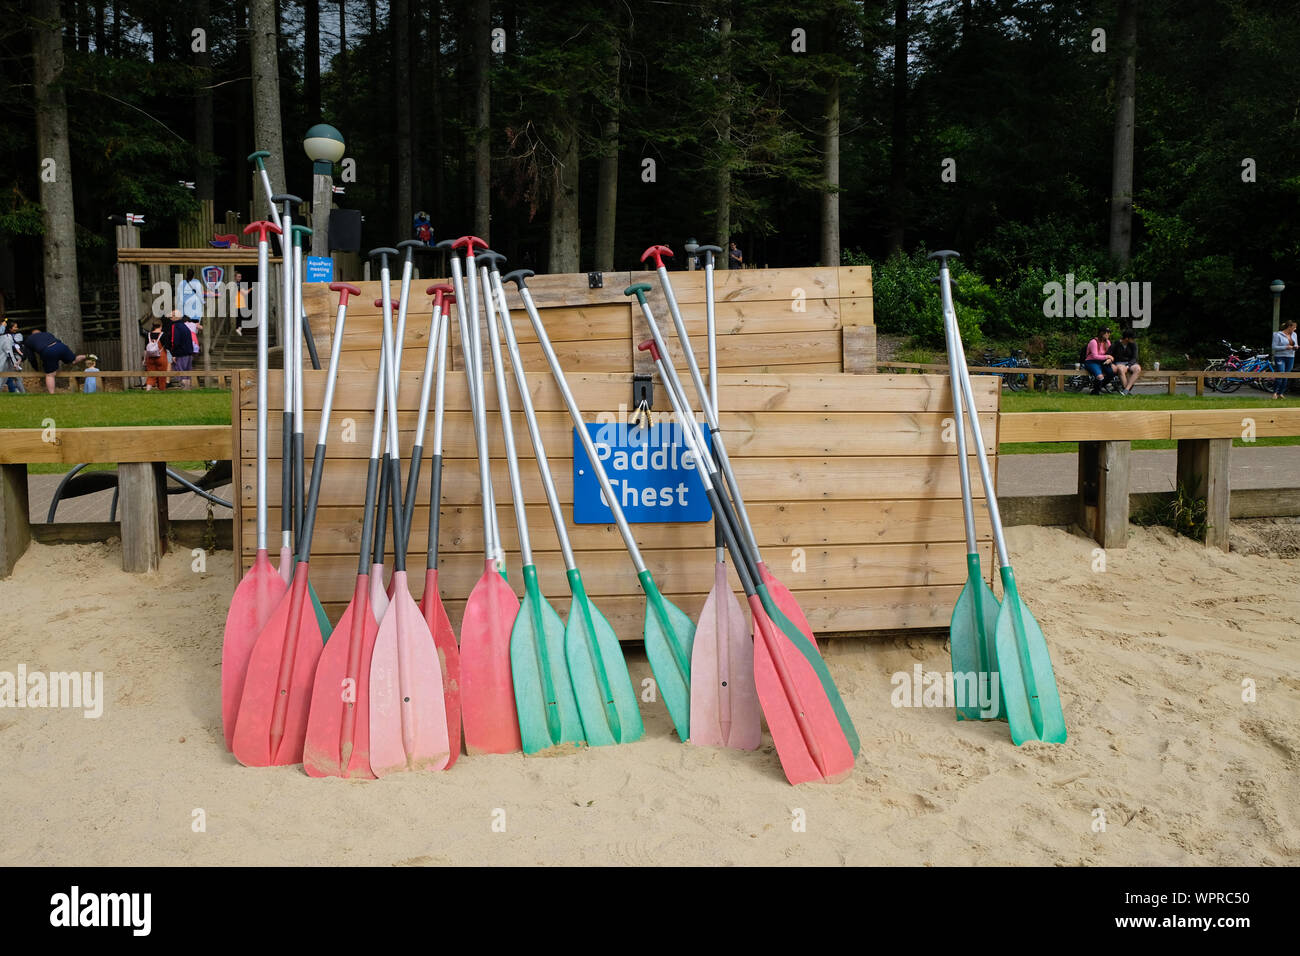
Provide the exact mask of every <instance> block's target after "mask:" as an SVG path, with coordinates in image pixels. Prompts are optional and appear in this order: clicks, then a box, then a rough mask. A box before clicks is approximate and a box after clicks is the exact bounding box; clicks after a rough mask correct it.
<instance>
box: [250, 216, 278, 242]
mask: <svg viewBox="0 0 1300 956" xmlns="http://www.w3.org/2000/svg"><path fill="white" fill-rule="evenodd" d="M254 232H255V233H257V241H258V242H266V234H267V233H268V232H273V233H275V234H276V235H277V236H279V235H283V233H281V232H280V227H279V226H277V225H276V224H275V223H273V222H267V221H266V220H265V219H258V220H257V221H255V222H250V223H249V224H248V225H247V226H245V227H244V235H246V236H247V235H249V234H250V233H254Z"/></svg>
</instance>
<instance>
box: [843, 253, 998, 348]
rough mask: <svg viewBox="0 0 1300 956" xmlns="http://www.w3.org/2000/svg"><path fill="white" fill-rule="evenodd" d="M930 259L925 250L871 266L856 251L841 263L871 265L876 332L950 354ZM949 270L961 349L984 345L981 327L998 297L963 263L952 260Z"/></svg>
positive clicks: (937, 270) (934, 267) (934, 269)
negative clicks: (902, 336)
mask: <svg viewBox="0 0 1300 956" xmlns="http://www.w3.org/2000/svg"><path fill="white" fill-rule="evenodd" d="M927 255H928V252H927V251H926V249H925V247H924V246H923V247H921V248H920V249H917V250H916V251H915V252H913V253H912V254H911V255H910V256H903V255H897V256H892V257H890V258H889V259H887V260H886V261H885V262H882V263H872V262H870V260H868V259H867V258H866V257H865V256H863V255H862V254H861V253H854V252H846V253H845V254H844V257H843V261H844V263H845V264H846V265H861V264H868V265H871V267H872V288H873V294H874V308H875V316H876V327H877V328H878V329H879V330H880V331H882V332H889V333H893V334H896V335H909V336H911V337H912V338H913V339H914V340H915V341H916V344H917V345H919V346H923V347H929V348H936V349H946V346H947V343H946V342H945V340H944V334H943V308H942V305H941V303H940V296H939V287H938V285H937V284H936V283H935V282H934V281H933V280H934V279H935V278H936V277H937V276H938V275H939V267H938V265H937V263H935V262H934V261H932V260H930V259H927V258H926V256H927ZM950 268H951V270H952V281H953V304H954V307H955V308H956V310H957V327H958V329H959V331H960V333H961V337H962V342H963V344H965V345H966V346H967V347H968V348H969V347H970V346H972V345H975V344H976V343H978V342H980V341H981V340H982V338H983V333H982V332H981V331H980V326H981V325H982V324H983V323H984V322H987V321H989V320H990V318H991V316H992V314H994V313H995V312H996V310H997V308H998V302H997V296H996V295H995V294H994V292H993V290H992V289H990V288H989V286H988V284H987V283H985V282H984V280H983V279H981V278H980V277H979V276H978V275H976V274H975V273H974V272H972V271H970V270H969V269H967V268H966V267H965V266H964V265H962V263H961V261H960V260H952V261H951V265H950Z"/></svg>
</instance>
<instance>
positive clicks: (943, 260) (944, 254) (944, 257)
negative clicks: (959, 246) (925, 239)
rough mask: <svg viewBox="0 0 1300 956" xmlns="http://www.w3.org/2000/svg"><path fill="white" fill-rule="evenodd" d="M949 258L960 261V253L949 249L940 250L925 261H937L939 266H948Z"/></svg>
mask: <svg viewBox="0 0 1300 956" xmlns="http://www.w3.org/2000/svg"><path fill="white" fill-rule="evenodd" d="M949 257H952V258H953V259H960V258H961V253H960V252H953V251H952V250H951V249H940V250H939V251H938V252H932V253H930V254H929V255H928V256H926V258H927V259H938V260H939V264H940V265H941V266H946V265H947V264H948V258H949Z"/></svg>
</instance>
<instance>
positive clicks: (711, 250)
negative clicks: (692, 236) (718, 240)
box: [695, 246, 722, 266]
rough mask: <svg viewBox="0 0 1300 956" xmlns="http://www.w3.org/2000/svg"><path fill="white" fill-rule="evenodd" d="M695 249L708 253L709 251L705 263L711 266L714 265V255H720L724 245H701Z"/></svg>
mask: <svg viewBox="0 0 1300 956" xmlns="http://www.w3.org/2000/svg"><path fill="white" fill-rule="evenodd" d="M695 251H696V252H707V253H708V256H707V257H706V258H705V260H704V263H705V265H710V266H711V265H713V257H714V256H715V255H718V256H720V255H722V247H721V246H700V248H698V249H696V250H695Z"/></svg>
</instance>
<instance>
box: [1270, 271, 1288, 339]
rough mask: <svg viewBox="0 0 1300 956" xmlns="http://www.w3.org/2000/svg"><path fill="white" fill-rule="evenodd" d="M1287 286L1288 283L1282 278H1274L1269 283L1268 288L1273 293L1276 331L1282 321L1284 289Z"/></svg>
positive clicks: (1274, 329) (1274, 326) (1274, 328)
mask: <svg viewBox="0 0 1300 956" xmlns="http://www.w3.org/2000/svg"><path fill="white" fill-rule="evenodd" d="M1285 288H1286V283H1285V282H1283V281H1282V280H1281V279H1274V280H1273V281H1272V282H1270V283H1269V284H1268V289H1269V291H1270V292H1272V293H1273V331H1274V332H1276V331H1277V330H1278V327H1279V325H1280V323H1281V321H1282V290H1283V289H1285Z"/></svg>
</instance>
